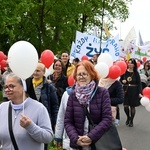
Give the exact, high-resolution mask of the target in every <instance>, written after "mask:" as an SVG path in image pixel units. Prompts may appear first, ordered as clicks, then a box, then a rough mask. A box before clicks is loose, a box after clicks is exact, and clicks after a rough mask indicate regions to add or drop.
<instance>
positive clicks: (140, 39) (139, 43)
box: [138, 31, 144, 46]
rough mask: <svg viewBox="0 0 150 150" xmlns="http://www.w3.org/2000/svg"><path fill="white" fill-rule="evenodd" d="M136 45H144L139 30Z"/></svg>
mask: <svg viewBox="0 0 150 150" xmlns="http://www.w3.org/2000/svg"><path fill="white" fill-rule="evenodd" d="M138 45H139V46H143V45H144V42H143V40H142V36H141V33H140V31H139V41H138Z"/></svg>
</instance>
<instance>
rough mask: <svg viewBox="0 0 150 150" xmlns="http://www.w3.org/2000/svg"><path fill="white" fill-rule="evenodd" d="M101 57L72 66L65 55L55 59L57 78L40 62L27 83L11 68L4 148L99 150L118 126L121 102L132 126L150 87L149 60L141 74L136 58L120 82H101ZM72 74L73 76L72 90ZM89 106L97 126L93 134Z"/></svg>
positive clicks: (4, 81)
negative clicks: (100, 143)
mask: <svg viewBox="0 0 150 150" xmlns="http://www.w3.org/2000/svg"><path fill="white" fill-rule="evenodd" d="M98 57H99V54H95V55H94V56H93V59H91V60H90V61H89V60H82V61H80V60H79V59H78V58H75V59H74V60H73V62H70V61H69V54H68V53H67V52H63V53H62V54H61V56H60V58H59V59H55V60H54V63H53V73H52V74H49V75H48V76H47V77H46V76H45V72H46V68H45V66H44V64H42V63H41V62H40V61H39V62H38V64H37V67H36V69H35V71H34V73H33V74H32V76H31V77H29V78H27V79H26V80H25V81H23V80H22V79H20V78H19V77H17V76H16V75H15V74H14V73H13V72H12V70H11V69H10V67H9V64H7V69H6V71H5V72H4V73H3V74H2V78H1V85H3V89H2V93H3V103H2V104H0V120H1V126H0V145H2V148H3V149H4V150H7V149H16V148H15V147H16V146H17V147H18V149H21V150H24V149H28V150H30V149H37V150H48V143H50V142H51V141H52V140H54V141H55V144H56V146H57V147H58V148H63V149H64V150H90V149H91V150H95V146H94V143H96V142H97V141H98V140H99V139H100V138H101V137H102V136H103V135H104V134H105V133H106V132H107V131H108V130H109V128H110V126H111V124H112V123H113V124H114V125H116V127H117V126H118V125H119V120H120V110H119V105H120V104H123V107H124V112H125V114H126V116H127V120H126V121H125V124H126V125H127V126H129V127H133V126H134V122H133V121H134V117H135V114H136V107H138V106H139V105H140V98H141V97H142V89H143V88H145V87H146V86H149V84H148V82H149V81H148V79H149V77H150V63H149V62H148V61H146V62H144V64H143V66H144V67H143V68H142V69H140V70H139V69H138V67H137V63H136V59H134V58H131V59H129V60H128V63H127V70H126V72H125V73H124V74H122V75H121V76H120V77H119V78H116V79H111V78H109V76H107V77H105V78H101V77H100V76H99V73H98V72H97V70H96V69H95V67H94V66H95V65H96V64H97V59H98ZM70 75H72V76H73V78H74V84H73V85H71V86H69V84H68V78H69V76H70ZM84 108H86V109H87V110H88V111H89V113H90V116H91V118H92V120H93V122H94V124H95V127H94V128H93V129H92V130H89V125H90V123H89V120H88V118H87V117H86V114H85V112H84ZM114 112H115V113H114ZM113 113H114V114H115V115H114V114H113ZM3 116H5V119H3ZM10 118H11V119H10ZM10 128H11V129H10ZM12 132H13V134H14V136H13V137H12ZM13 139H15V141H14V140H13ZM123 149H124V148H123Z"/></svg>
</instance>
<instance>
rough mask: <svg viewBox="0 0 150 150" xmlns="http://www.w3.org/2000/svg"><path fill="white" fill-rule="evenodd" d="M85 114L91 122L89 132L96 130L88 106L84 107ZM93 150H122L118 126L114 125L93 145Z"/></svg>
mask: <svg viewBox="0 0 150 150" xmlns="http://www.w3.org/2000/svg"><path fill="white" fill-rule="evenodd" d="M83 108H84V112H85V114H86V116H87V118H88V120H89V130H92V129H93V128H95V126H96V125H95V124H94V122H93V120H92V119H91V116H90V114H89V112H88V110H87V107H86V106H83ZM91 146H92V150H122V144H121V140H120V137H119V134H118V131H117V128H116V126H115V125H114V124H113V123H112V124H111V126H110V128H109V130H108V131H106V132H105V133H104V135H103V136H102V137H101V138H100V139H99V140H98V141H97V142H96V143H92V145H91Z"/></svg>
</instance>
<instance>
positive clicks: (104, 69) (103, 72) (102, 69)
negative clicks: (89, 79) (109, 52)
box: [95, 62, 109, 78]
mask: <svg viewBox="0 0 150 150" xmlns="http://www.w3.org/2000/svg"><path fill="white" fill-rule="evenodd" d="M95 69H96V70H97V71H98V73H99V75H100V77H101V78H105V77H107V76H108V73H109V67H108V65H107V64H106V63H104V62H99V63H97V64H96V65H95Z"/></svg>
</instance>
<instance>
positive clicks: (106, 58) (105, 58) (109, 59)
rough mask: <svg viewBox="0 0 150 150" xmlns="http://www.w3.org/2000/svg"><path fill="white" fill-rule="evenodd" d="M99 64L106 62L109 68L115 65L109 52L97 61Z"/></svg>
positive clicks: (100, 56) (102, 54)
mask: <svg viewBox="0 0 150 150" xmlns="http://www.w3.org/2000/svg"><path fill="white" fill-rule="evenodd" d="M97 62H98V63H99V62H104V63H106V64H107V65H108V67H111V66H112V65H113V58H112V57H111V55H110V54H108V53H107V52H106V53H101V54H100V55H99V57H98V59H97Z"/></svg>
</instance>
